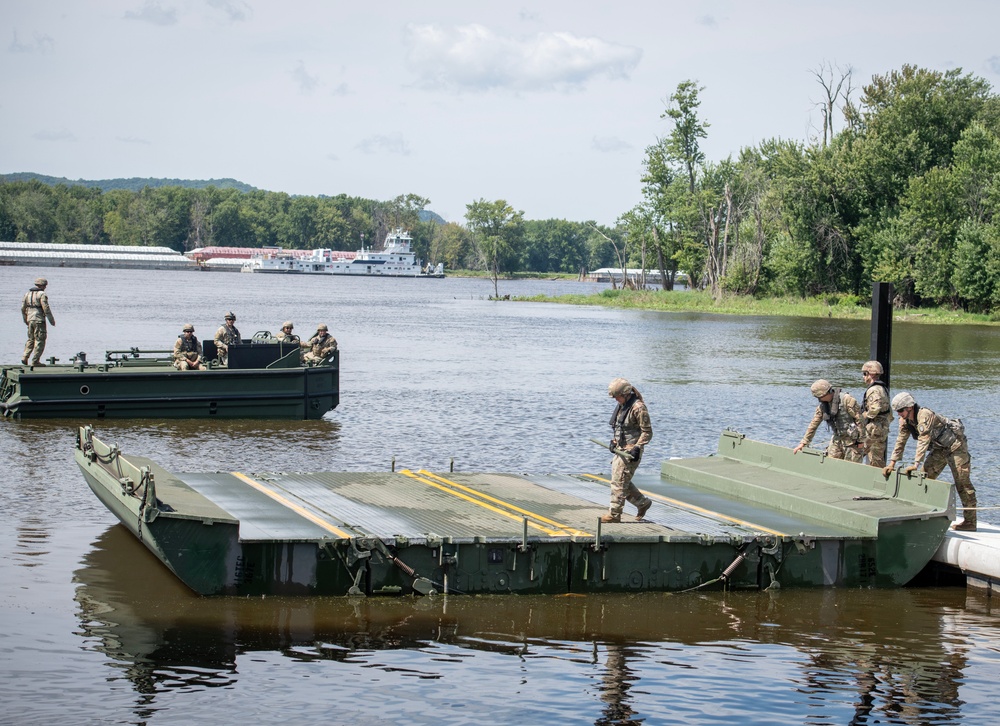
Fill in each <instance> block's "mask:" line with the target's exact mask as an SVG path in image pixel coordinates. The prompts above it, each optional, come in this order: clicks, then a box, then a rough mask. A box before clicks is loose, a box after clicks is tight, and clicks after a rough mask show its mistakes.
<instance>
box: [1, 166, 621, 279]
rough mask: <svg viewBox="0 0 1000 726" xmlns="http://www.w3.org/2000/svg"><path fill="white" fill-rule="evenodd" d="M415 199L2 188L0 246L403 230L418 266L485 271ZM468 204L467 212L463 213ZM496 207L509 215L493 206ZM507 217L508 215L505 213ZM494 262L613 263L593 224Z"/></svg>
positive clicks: (556, 267) (300, 242)
mask: <svg viewBox="0 0 1000 726" xmlns="http://www.w3.org/2000/svg"><path fill="white" fill-rule="evenodd" d="M428 204H430V200H428V199H425V198H423V197H420V196H417V195H415V194H407V195H401V196H399V197H396V198H395V199H392V200H390V201H387V202H383V201H376V200H371V199H363V198H359V197H349V196H346V195H340V196H336V197H324V196H319V197H310V196H294V197H293V196H290V195H288V194H285V193H282V192H268V191H262V190H253V191H250V192H241V191H239V190H238V189H234V188H218V187H215V186H208V187H205V188H186V187H180V186H160V187H151V186H147V187H143V188H142V189H140V190H139V191H129V190H125V189H112V190H110V191H101V190H100V189H97V188H91V187H87V186H83V185H77V184H56V185H50V184H46V183H43V182H42V181H40V180H37V179H32V180H27V181H4V182H0V239H2V240H7V241H14V242H49V243H64V244H110V245H138V246H159V247H168V248H170V249H174V250H177V251H179V252H186V251H190V250H193V249H196V248H199V247H211V246H220V247H281V248H285V249H316V248H328V249H334V250H348V251H351V250H356V249H358V248H360V247H361V246H362V245H364V246H367V247H372V246H374V247H376V248H378V247H379V246H381V244H382V242H383V241H384V239H385V236H386V234H387V233H388V232H390V231H391V230H392V229H394V228H396V227H403V228H405V229H408V230H410V232H411V234H412V235H413V238H414V241H413V249H414V251H415V252H416V254H417V256H418V257H420V258H421V259H423V260H425V261H430V262H433V263H435V264H437V263H438V262H442V263H444V265H445V267H446V268H447V269H490V268H489V266H488V265H487V263H486V262H485V261H484V260H485V258H484V256H483V254H482V245H480V244H477V243H476V239H475V238H474V235H473V231H472V230H473V228H472V227H471V226H468V227H467V226H463V225H460V224H455V223H445V224H441V223H440V218H439V217H437V216H436V215H434V214H433V212H427V211H426V207H427V205H428ZM475 204H478V203H474V204H473V205H470V208H471V207H473V206H474V205H475ZM499 205H500V207H501V208H503V207H508V205H506V202H500V203H499ZM511 212H512V213H513V210H511ZM516 216H517V220H518V224H517V225H516V226H517V235H516V239H510V240H509V242H510V245H509V246H508V247H505V249H504V251H503V253H502V254H499V255H498V256H497V258H496V260H495V262H496V266H495V269H497V270H498V271H499V274H501V275H507V274H511V273H514V272H518V271H522V270H531V271H534V272H568V273H578V272H580V271H581V270H583V269H593V268H598V267H604V266H607V265H608V264H610V263H611V262H612V261H613V259H614V256H613V253H612V252H611V251H610V248H609V246H608V245H607V243H606V241H605V239H604V238H603V237H601V236H600V235H598V234H597V233H596V232H595V231H594V225H593V224H592V223H577V222H566V221H564V220H544V221H528V222H525V221H524V219H523V213H517V214H516Z"/></svg>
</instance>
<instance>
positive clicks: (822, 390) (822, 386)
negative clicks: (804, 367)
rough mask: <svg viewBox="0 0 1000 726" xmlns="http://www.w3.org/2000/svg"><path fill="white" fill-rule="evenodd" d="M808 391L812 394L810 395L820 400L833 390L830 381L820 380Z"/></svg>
mask: <svg viewBox="0 0 1000 726" xmlns="http://www.w3.org/2000/svg"><path fill="white" fill-rule="evenodd" d="M809 390H810V391H811V392H812V395H814V396H816V398H822V397H823V396H825V395H826V394H828V393H829V392H830V391H832V390H833V386H831V385H830V381H826V380H823V379H822V378H820V379H819V380H818V381H816V382H815V383H813V384H812V385H811V386H809Z"/></svg>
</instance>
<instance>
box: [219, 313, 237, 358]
mask: <svg viewBox="0 0 1000 726" xmlns="http://www.w3.org/2000/svg"><path fill="white" fill-rule="evenodd" d="M234 321H235V319H234ZM242 342H243V338H242V337H241V336H240V329H239V328H237V327H236V324H235V322H234V323H233V324H232V325H231V324H230V323H229V319H228V318H227V319H226V322H225V323H224V324H223V325H222V327H221V328H219V329H218V330H216V331H215V349H216V350H217V351H219V360H220V361H222V362H223V363H225V362H226V360H227V359H228V358H229V346H231V345H239V344H240V343H242Z"/></svg>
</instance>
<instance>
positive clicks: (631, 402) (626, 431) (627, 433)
mask: <svg viewBox="0 0 1000 726" xmlns="http://www.w3.org/2000/svg"><path fill="white" fill-rule="evenodd" d="M638 400H639V397H638V396H636V395H635V394H634V393H633V394H632V395H631V396H629V398H628V399H627V400H626V401H625V403H619V404H618V405H617V406H615V410H614V412H613V413H612V414H611V420H610V421H609V422H608V423H609V424H611V429H612V431H613V432H614V439H615V442H616V443H617V444H618V446H619V447H620V448H623V449H624V448H626V447H627V446H631V445H632V444H634V443H635V442H636V441H638V440H639V437H640V436H641V435H642V430H641V429H640V428H639V427H638V426H626V425H625V420H626V419H627V418H628V415H629V413H631V411H632V407H633V406H635V402H636V401H638Z"/></svg>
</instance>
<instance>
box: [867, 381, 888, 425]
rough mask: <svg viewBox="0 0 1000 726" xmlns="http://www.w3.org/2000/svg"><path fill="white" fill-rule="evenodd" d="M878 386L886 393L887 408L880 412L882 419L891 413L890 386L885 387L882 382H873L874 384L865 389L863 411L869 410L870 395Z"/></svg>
mask: <svg viewBox="0 0 1000 726" xmlns="http://www.w3.org/2000/svg"><path fill="white" fill-rule="evenodd" d="M876 386H878V387H880V388H881V389H882V390H883V391H885V407H884V408H882V409H881V410H879V412H878V415H879V417H880V418H881V417H882V416H883V415H885V414H887V413H888V412H889V408H890V406H889V386H887V385H885V383H883V382H882V381H872V384H871V385H870V386H868V388H866V389H865V395H864V398H862V399H861V408H862V409H863V410H868V394H869V393H871V392H872V389H873V388H875V387H876Z"/></svg>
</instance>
